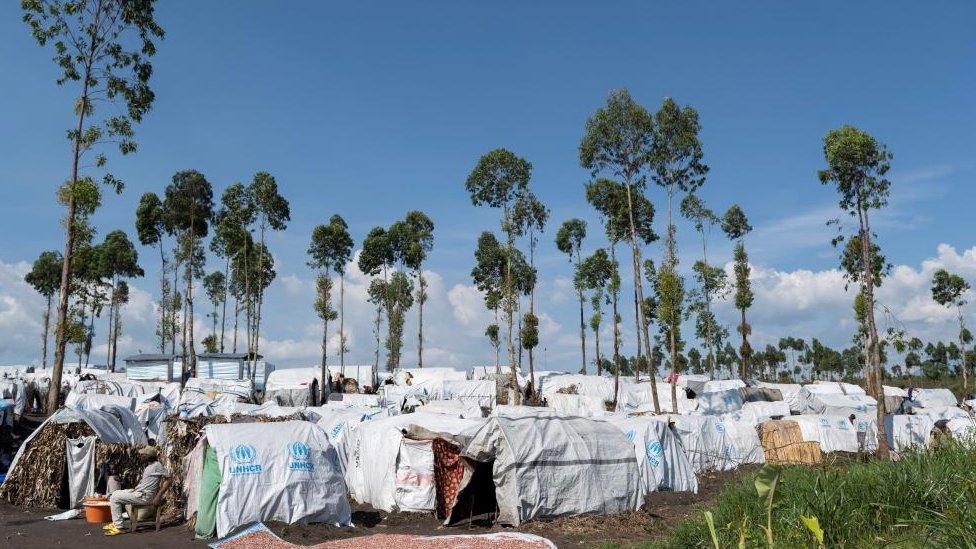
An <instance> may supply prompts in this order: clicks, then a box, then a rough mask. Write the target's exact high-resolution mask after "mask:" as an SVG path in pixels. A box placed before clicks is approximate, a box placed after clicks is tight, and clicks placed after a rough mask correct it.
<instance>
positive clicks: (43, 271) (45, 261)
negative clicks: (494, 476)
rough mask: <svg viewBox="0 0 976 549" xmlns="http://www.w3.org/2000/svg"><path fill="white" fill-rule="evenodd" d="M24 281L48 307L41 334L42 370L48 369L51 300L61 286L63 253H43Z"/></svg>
mask: <svg viewBox="0 0 976 549" xmlns="http://www.w3.org/2000/svg"><path fill="white" fill-rule="evenodd" d="M24 281H25V282H27V283H28V284H30V285H31V286H33V287H34V289H35V290H37V293H39V294H41V295H42V296H44V299H45V300H46V301H47V306H46V307H45V308H44V331H43V332H42V333H41V368H47V340H48V330H49V328H50V326H51V300H52V299H53V298H54V296H55V294H57V293H58V288H59V287H60V284H61V252H58V251H57V250H50V251H47V252H43V253H42V254H41V255H40V256H39V257H38V258H37V259H36V260H35V261H34V264H33V265H32V266H31V270H30V272H29V273H27V275H25V276H24Z"/></svg>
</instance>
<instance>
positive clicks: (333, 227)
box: [308, 215, 353, 383]
mask: <svg viewBox="0 0 976 549" xmlns="http://www.w3.org/2000/svg"><path fill="white" fill-rule="evenodd" d="M352 246H353V242H352V237H351V236H349V226H348V225H346V222H345V220H344V219H342V217H340V216H339V215H333V216H332V217H331V218H330V219H329V224H328V225H319V226H317V227H315V228H314V229H312V242H311V244H309V247H308V255H309V261H308V266H309V267H311V268H313V269H319V270H320V271H321V272H320V273H319V276H318V278H317V279H316V282H315V288H316V299H315V312H316V313H318V316H319V318H320V319H322V363H321V370H322V371H321V375H322V383H326V382H327V380H328V370H327V368H326V366H327V362H326V360H327V358H328V356H327V346H328V341H329V321H330V320H335V318H336V317H337V316H339V314H340V313H339V312H337V311H335V309H334V308H333V307H332V304H331V303H332V274H333V273H335V274H337V275H339V281H340V282H339V288H340V292H339V293H340V296H339V302H340V311H341V309H342V301H343V296H342V293H343V290H342V287H343V285H342V279H343V278H344V273H345V270H346V264H347V263H348V262H349V258H350V257H351V255H352ZM343 347H345V333H344V332H343V326H341V325H340V327H339V349H340V352H339V354H340V355H343V354H344V353H343V352H342V348H343ZM342 365H343V366H345V364H344V363H343V364H342ZM341 371H342V374H343V375H345V368H344V367H343V369H342V370H341Z"/></svg>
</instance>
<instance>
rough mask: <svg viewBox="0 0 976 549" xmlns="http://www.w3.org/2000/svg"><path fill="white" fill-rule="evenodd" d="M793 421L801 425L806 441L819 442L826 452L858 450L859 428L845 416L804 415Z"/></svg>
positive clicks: (794, 417)
mask: <svg viewBox="0 0 976 549" xmlns="http://www.w3.org/2000/svg"><path fill="white" fill-rule="evenodd" d="M790 420H791V421H795V422H797V424H798V425H799V426H800V433H801V434H802V436H803V441H804V442H812V441H815V442H819V443H820V449H821V450H823V451H824V452H828V453H829V452H857V451H858V449H859V448H860V445H859V443H858V440H857V429H856V428H855V427H854V425H851V422H850V420H849V419H848V418H847V417H844V416H827V415H802V416H792V417H790Z"/></svg>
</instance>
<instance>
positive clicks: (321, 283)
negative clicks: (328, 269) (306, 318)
mask: <svg viewBox="0 0 976 549" xmlns="http://www.w3.org/2000/svg"><path fill="white" fill-rule="evenodd" d="M331 301H332V278H330V277H329V275H327V274H320V275H318V276H317V277H315V303H314V305H313V307H314V309H315V314H316V315H318V317H319V318H320V319H322V320H323V321H326V322H328V321H329V320H335V319H336V318H337V317H338V313H337V312H336V310H335V309H334V308H333V307H332V302H331Z"/></svg>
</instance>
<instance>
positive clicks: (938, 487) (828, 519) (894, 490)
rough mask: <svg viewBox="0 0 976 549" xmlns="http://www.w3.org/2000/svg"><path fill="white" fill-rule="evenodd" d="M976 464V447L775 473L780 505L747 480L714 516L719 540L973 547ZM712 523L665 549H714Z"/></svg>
mask: <svg viewBox="0 0 976 549" xmlns="http://www.w3.org/2000/svg"><path fill="white" fill-rule="evenodd" d="M974 459H976V449H974V448H973V447H972V446H969V445H964V444H959V443H951V444H946V445H941V446H938V447H936V448H934V449H932V450H928V451H924V452H918V453H915V452H908V453H903V454H902V458H901V460H900V461H897V462H892V461H870V462H857V463H852V464H849V465H840V464H836V463H827V464H825V465H824V466H822V467H818V468H811V467H802V466H795V467H783V468H777V469H772V468H767V469H766V470H767V471H773V470H775V471H777V473H778V475H779V479H778V482H777V485H776V489H775V499H774V500H770V499H765V500H764V499H762V498H761V497H759V498H757V497H756V496H757V492H756V485H755V479H756V477H754V476H751V475H744V476H743V478H741V479H739V481H738V482H736V483H734V484H732V485H729V486H728V487H726V488H725V490H723V492H722V493H721V495H720V496H719V497H718V500H717V501H716V502H715V504H714V506H713V507H712V508H711V510H710V511H711V513H712V515H713V517H714V519H713V521H712V522H713V524H714V530H715V534H716V537H717V540H718V543H719V546H721V547H730V546H734V545H735V544H736V543H737V542H738V540H739V535H740V534H741V535H742V536H743V537H744V539H745V542H746V546H748V547H756V546H762V545H767V546H768V544H769V535H768V534H767V531H766V528H767V527H769V531H770V532H771V535H772V538H773V540H774V542H775V545H776V546H778V547H811V546H812V547H817V546H829V547H885V546H897V547H919V546H927V547H972V546H974V545H976V527H974V524H976V511H974V509H976V505H974V504H976V476H974V472H973V470H972V467H971V463H972V462H973V460H974ZM763 474H764V473H760V475H763ZM769 474H770V473H765V475H769ZM770 493H772V492H770ZM768 495H769V493H767V496H768ZM770 503H771V506H770ZM767 517H769V522H767ZM708 522H709V521H708V520H706V519H705V518H704V517H703V518H697V517H693V518H692V519H691V520H689V521H687V522H685V523H683V524H681V525H680V526H679V527H678V528H677V529H676V531H675V532H674V533H673V534H672V535H671V536H670V537H669V538H668V539H667V540H666V541H664V542H662V543H661V544H660V545H661V546H662V547H683V548H688V547H714V546H715V544H714V542H713V541H712V535H711V531H710V528H709V524H708ZM743 525H744V526H743ZM821 537H822V541H821Z"/></svg>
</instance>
